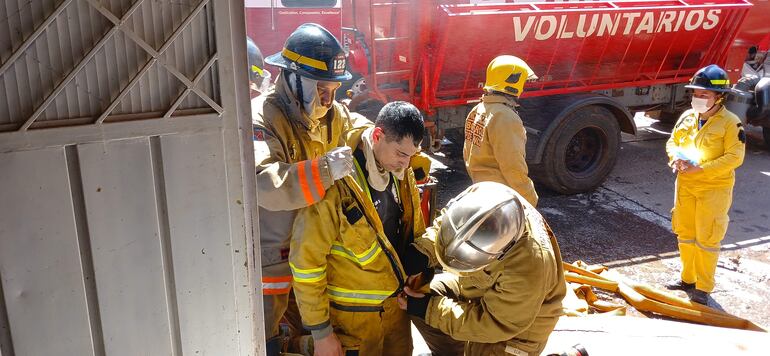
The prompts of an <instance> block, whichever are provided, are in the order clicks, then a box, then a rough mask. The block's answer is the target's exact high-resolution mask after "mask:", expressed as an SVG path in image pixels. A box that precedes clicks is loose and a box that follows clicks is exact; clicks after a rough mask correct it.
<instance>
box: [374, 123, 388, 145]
mask: <svg viewBox="0 0 770 356" xmlns="http://www.w3.org/2000/svg"><path fill="white" fill-rule="evenodd" d="M384 136H385V132H384V131H382V127H375V128H374V131H372V142H373V143H379V142H380V140H381V139H382V138H383V137H384Z"/></svg>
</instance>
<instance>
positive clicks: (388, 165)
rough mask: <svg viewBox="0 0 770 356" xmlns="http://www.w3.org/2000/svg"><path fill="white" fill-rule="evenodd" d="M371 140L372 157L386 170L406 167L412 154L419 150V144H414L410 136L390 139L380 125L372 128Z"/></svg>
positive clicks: (391, 170)
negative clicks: (397, 139)
mask: <svg viewBox="0 0 770 356" xmlns="http://www.w3.org/2000/svg"><path fill="white" fill-rule="evenodd" d="M373 141H374V147H373V149H374V158H375V159H377V162H379V163H380V166H382V168H384V169H385V170H386V171H388V172H397V171H400V170H404V169H406V168H407V167H409V161H410V160H411V159H412V156H414V155H416V154H417V153H418V152H420V146H419V145H415V144H414V140H412V138H411V137H409V136H405V137H404V138H402V139H401V140H400V141H390V140H388V138H387V137H386V136H385V132H383V131H382V128H380V127H375V128H374V134H373Z"/></svg>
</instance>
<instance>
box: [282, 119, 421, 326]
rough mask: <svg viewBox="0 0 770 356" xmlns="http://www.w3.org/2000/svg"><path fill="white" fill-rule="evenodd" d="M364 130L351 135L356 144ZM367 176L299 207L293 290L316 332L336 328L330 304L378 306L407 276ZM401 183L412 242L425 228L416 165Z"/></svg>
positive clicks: (338, 184) (405, 225)
mask: <svg viewBox="0 0 770 356" xmlns="http://www.w3.org/2000/svg"><path fill="white" fill-rule="evenodd" d="M363 131H364V130H363V129H361V130H355V131H353V132H351V133H350V135H348V143H349V144H350V145H351V146H352V147H357V146H358V143H359V142H360V137H361V133H362V132H363ZM362 179H363V177H362V176H360V177H358V178H354V177H353V176H348V177H345V178H344V179H342V180H339V181H337V182H335V184H334V185H333V186H332V187H331V188H329V189H328V191H327V192H326V196H325V197H324V198H323V199H322V200H321V201H320V202H319V203H317V204H315V205H312V206H310V207H307V208H305V209H302V210H301V211H300V213H299V216H298V217H297V222H296V223H295V224H294V230H293V235H292V240H291V249H290V254H289V264H290V266H291V271H292V274H293V276H294V278H293V287H294V294H295V296H296V298H297V304H298V306H299V310H300V314H301V315H302V322H303V324H304V325H305V327H306V328H308V329H310V330H311V331H312V332H313V334H314V335H317V336H318V335H325V334H327V333H329V332H331V327H330V319H329V318H330V308H336V309H345V310H355V309H356V308H359V307H363V308H367V307H368V308H371V307H379V306H381V304H382V303H383V301H384V300H385V299H387V298H388V297H391V296H395V293H396V292H398V291H400V290H401V288H402V287H403V284H404V281H405V280H406V277H407V276H406V274H405V272H404V269H403V267H402V264H401V259H400V258H399V256H398V254H397V253H396V251H397V248H395V247H394V246H392V245H391V244H390V242H389V241H388V238H387V237H386V236H385V234H384V231H383V227H382V223H381V221H380V218H379V216H378V215H377V211H376V210H375V207H374V204H373V203H372V201H371V199H370V198H369V196H368V194H367V191H368V186H367V185H366V182H365V181H362ZM359 182H360V183H359ZM397 186H398V192H399V193H398V195H399V200H400V202H401V205H402V208H403V210H404V214H403V218H402V231H403V236H404V241H405V243H404V244H408V243H409V242H410V241H412V239H413V237H412V236H420V235H422V233H423V232H424V231H425V223H424V220H423V218H422V212H421V210H420V208H419V207H420V196H419V192H418V191H417V186H416V184H415V178H414V172H413V171H412V168H408V169H407V170H406V172H405V175H404V179H403V180H401V181H397ZM362 187H363V188H362ZM350 307H352V309H351V308H350Z"/></svg>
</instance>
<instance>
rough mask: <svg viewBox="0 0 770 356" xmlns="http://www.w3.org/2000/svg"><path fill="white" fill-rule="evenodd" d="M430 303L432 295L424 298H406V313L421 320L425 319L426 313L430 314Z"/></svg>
mask: <svg viewBox="0 0 770 356" xmlns="http://www.w3.org/2000/svg"><path fill="white" fill-rule="evenodd" d="M428 303H430V295H426V296H424V297H422V298H414V297H408V298H406V313H407V314H409V315H412V316H416V317H418V318H420V319H425V313H427V312H428Z"/></svg>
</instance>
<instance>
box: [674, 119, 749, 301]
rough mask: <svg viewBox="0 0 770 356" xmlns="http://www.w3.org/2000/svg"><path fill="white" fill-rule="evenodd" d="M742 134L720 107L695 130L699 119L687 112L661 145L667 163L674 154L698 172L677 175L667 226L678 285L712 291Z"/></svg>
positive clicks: (737, 121)
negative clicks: (675, 245) (674, 243)
mask: <svg viewBox="0 0 770 356" xmlns="http://www.w3.org/2000/svg"><path fill="white" fill-rule="evenodd" d="M745 142H746V134H745V133H744V131H743V127H742V124H741V120H740V119H739V118H738V117H737V116H735V114H733V113H731V112H730V111H728V110H727V109H725V108H724V107H722V108H721V109H720V110H719V111H718V112H717V113H716V114H714V115H713V116H712V117H710V118H709V119H708V121H706V123H705V124H704V125H703V127H701V128H700V129H698V116H697V113H696V112H695V111H693V110H688V111H686V112H685V113H684V114H682V116H681V117H680V118H679V121H678V122H677V124H676V126H675V127H674V130H673V131H672V132H671V138H669V140H668V142H667V143H666V152H667V153H668V157H669V162H673V161H674V160H675V159H676V158H677V155H678V154H679V155H681V156H684V157H687V158H689V159H691V160H693V161H696V163H697V164H698V165H699V166H700V167H702V168H703V171H702V172H698V173H679V174H677V177H676V193H675V195H676V196H675V199H674V208H673V210H672V211H671V213H672V216H671V226H672V229H673V231H674V233H675V234H676V235H677V239H678V242H679V253H680V257H681V260H682V281H684V282H686V283H695V288H697V289H699V290H702V291H704V292H711V291H712V290H713V289H714V273H715V271H716V266H717V260H718V258H719V250H720V248H721V241H722V239H723V238H724V236H725V233H726V232H727V224H728V221H729V217H728V216H727V212H728V210H729V209H730V205H731V204H732V193H733V185H735V169H736V168H738V167H739V166H740V165H741V164H742V163H743V157H744V154H745V151H746V144H745Z"/></svg>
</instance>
